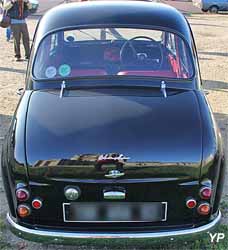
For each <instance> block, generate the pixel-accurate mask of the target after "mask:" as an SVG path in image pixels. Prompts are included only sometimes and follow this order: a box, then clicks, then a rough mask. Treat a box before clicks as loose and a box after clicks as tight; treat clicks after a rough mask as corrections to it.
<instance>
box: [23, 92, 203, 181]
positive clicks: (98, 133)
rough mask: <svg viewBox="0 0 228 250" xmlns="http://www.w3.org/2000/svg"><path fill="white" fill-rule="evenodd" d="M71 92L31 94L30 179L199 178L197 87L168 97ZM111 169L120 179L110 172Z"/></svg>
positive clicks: (148, 94) (157, 179) (200, 140)
mask: <svg viewBox="0 0 228 250" xmlns="http://www.w3.org/2000/svg"><path fill="white" fill-rule="evenodd" d="M70 92H71V94H69V93H68V94H67V95H66V97H64V98H60V97H59V91H56V92H55V91H52V92H48V91H35V92H34V93H33V94H32V96H31V99H30V104H29V108H28V115H27V124H26V154H27V162H28V166H29V167H28V171H29V176H30V179H31V180H35V179H36V180H44V179H45V180H46V181H48V180H53V179H54V180H61V179H64V180H66V179H67V180H74V181H75V180H87V181H88V182H89V181H90V180H91V182H93V181H94V180H100V181H102V180H105V181H106V182H109V181H113V179H116V180H117V179H118V182H120V183H121V182H124V181H125V180H128V182H131V181H132V182H144V181H145V182H147V181H153V182H154V181H159V182H160V181H169V180H170V181H175V180H176V181H187V180H197V179H198V178H199V174H200V165H201V158H202V155H201V154H202V131H201V122H200V113H199V107H198V102H197V98H196V96H195V94H194V91H191V90H189V91H174V92H170V93H169V96H168V98H164V97H163V95H161V94H160V90H155V89H151V91H148V90H147V91H134V90H129V91H123V90H121V89H120V90H118V91H117V90H115V91H114V90H87V91H82V90H77V91H70ZM111 153H114V154H111ZM113 170H117V171H119V173H120V175H119V176H117V178H115V177H113V176H111V177H110V176H108V175H109V174H111V175H112V174H113ZM117 174H118V172H117ZM111 179H112V180H111Z"/></svg>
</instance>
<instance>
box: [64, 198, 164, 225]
mask: <svg viewBox="0 0 228 250" xmlns="http://www.w3.org/2000/svg"><path fill="white" fill-rule="evenodd" d="M63 215H64V221H65V222H158V221H166V217H167V216H166V215H167V202H78V203H76V202H75V203H63Z"/></svg>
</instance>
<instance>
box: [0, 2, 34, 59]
mask: <svg viewBox="0 0 228 250" xmlns="http://www.w3.org/2000/svg"><path fill="white" fill-rule="evenodd" d="M3 6H4V9H5V10H7V12H8V15H9V16H10V18H11V29H12V32H13V39H14V52H15V58H16V61H17V62H18V61H21V50H20V43H21V37H22V41H23V45H24V49H25V59H29V56H30V44H29V32H28V26H27V23H26V18H27V17H28V15H29V8H30V5H29V0H4V5H3Z"/></svg>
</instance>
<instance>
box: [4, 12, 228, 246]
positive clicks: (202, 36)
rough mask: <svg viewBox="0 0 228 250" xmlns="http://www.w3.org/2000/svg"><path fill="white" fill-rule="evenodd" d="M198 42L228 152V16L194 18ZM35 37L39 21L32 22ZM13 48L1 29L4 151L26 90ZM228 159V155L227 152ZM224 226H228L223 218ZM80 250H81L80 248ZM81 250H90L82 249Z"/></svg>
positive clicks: (11, 240)
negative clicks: (21, 91)
mask: <svg viewBox="0 0 228 250" xmlns="http://www.w3.org/2000/svg"><path fill="white" fill-rule="evenodd" d="M188 19H189V21H190V24H191V26H192V28H193V32H194V35H195V38H196V44H197V48H198V53H199V58H200V66H201V73H202V79H203V86H204V88H205V89H206V90H208V91H209V95H208V99H209V102H210V104H211V106H212V110H213V112H214V114H215V117H216V120H217V122H218V125H219V127H220V129H221V132H222V136H223V140H224V144H225V150H226V152H227V148H228V46H227V41H228V32H225V30H226V31H227V30H228V16H227V15H205V14H204V15H192V16H189V17H188ZM28 23H29V30H30V34H31V37H32V34H33V31H34V29H35V26H36V23H37V20H34V19H30V20H29V22H28ZM13 59H14V58H13V44H12V43H7V42H6V41H5V34H4V30H3V29H0V93H1V94H0V149H1V144H2V139H3V137H4V135H5V134H6V131H7V129H8V126H9V123H10V120H11V117H12V115H13V112H14V110H15V108H16V105H17V102H18V100H19V97H18V96H17V95H16V90H17V89H18V88H20V87H23V86H24V78H25V70H26V62H20V63H18V62H14V61H13ZM227 155H228V152H227ZM223 199H224V200H226V201H227V200H228V183H227V182H226V184H225V189H224V197H223ZM0 202H1V203H0V219H1V218H4V217H5V214H6V212H7V210H8V207H7V203H6V199H5V194H4V190H3V187H2V180H1V179H0ZM223 223H225V224H228V219H227V217H225V216H223ZM0 237H3V238H4V242H6V243H7V244H8V247H7V246H6V248H5V249H17V250H31V249H33V250H38V249H48V250H52V249H53V250H54V249H59V250H60V249H68V250H70V249H75V247H70V246H69V247H63V246H53V245H42V244H36V243H31V242H28V241H24V240H21V239H19V238H17V237H15V236H13V235H12V234H11V233H10V232H9V231H8V230H7V229H4V230H3V231H2V232H0ZM77 249H79V248H77ZM80 249H86V248H81V247H80Z"/></svg>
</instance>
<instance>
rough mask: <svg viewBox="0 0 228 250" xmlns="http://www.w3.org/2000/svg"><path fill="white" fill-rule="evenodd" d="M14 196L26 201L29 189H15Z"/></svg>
mask: <svg viewBox="0 0 228 250" xmlns="http://www.w3.org/2000/svg"><path fill="white" fill-rule="evenodd" d="M16 197H17V199H18V200H19V201H27V200H28V198H29V191H28V190H27V189H25V188H19V189H17V191H16Z"/></svg>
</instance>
